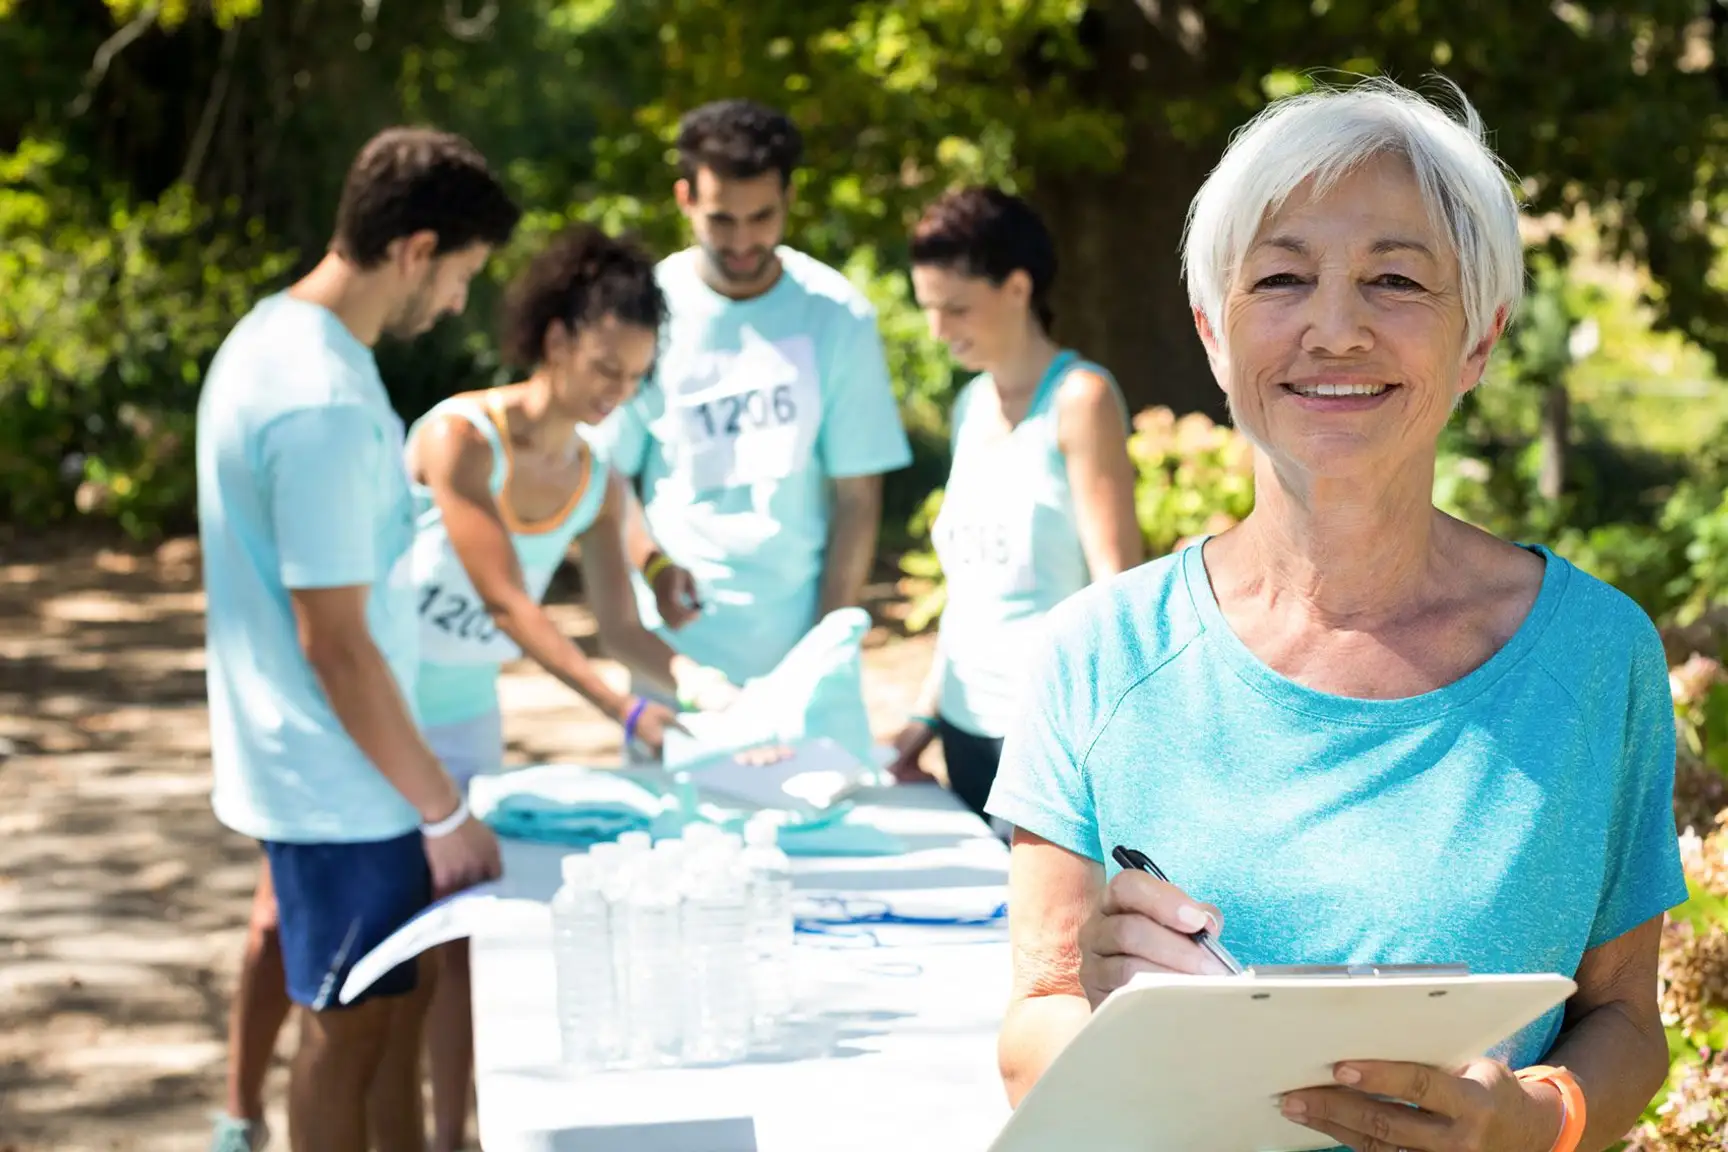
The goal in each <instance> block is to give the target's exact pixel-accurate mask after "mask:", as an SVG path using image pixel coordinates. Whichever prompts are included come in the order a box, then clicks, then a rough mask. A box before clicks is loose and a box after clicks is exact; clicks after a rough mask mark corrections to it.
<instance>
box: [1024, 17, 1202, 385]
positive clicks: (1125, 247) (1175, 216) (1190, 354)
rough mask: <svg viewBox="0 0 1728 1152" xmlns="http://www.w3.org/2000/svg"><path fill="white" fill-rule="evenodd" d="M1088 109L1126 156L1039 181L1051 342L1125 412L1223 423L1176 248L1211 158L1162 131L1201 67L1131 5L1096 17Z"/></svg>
mask: <svg viewBox="0 0 1728 1152" xmlns="http://www.w3.org/2000/svg"><path fill="white" fill-rule="evenodd" d="M1094 12H1095V13H1097V15H1098V16H1099V17H1100V18H1101V19H1100V25H1101V27H1100V28H1099V30H1098V32H1097V34H1096V35H1094V36H1093V37H1091V39H1092V41H1093V43H1092V45H1091V47H1092V50H1093V63H1094V67H1093V69H1092V70H1091V71H1090V72H1089V74H1088V75H1087V76H1086V77H1084V81H1085V85H1086V87H1087V89H1088V92H1087V95H1088V98H1089V99H1090V100H1093V101H1095V102H1098V103H1101V104H1103V105H1105V106H1107V107H1112V108H1120V109H1122V110H1123V113H1124V115H1123V132H1124V139H1123V145H1124V156H1123V162H1122V165H1121V167H1120V168H1119V169H1118V170H1117V171H1115V172H1113V173H1110V174H1108V175H1103V176H1100V175H1097V174H1094V173H1072V174H1069V173H1064V172H1061V171H1052V172H1048V173H1045V172H1040V173H1038V174H1037V176H1036V184H1035V185H1034V187H1033V189H1032V192H1031V198H1032V199H1033V201H1034V202H1035V203H1036V204H1037V205H1038V208H1039V210H1040V211H1041V212H1042V213H1043V214H1044V217H1045V219H1046V220H1047V221H1049V223H1050V227H1051V230H1052V231H1053V232H1054V233H1055V235H1056V244H1057V258H1058V260H1059V262H1060V269H1061V271H1060V272H1059V274H1058V277H1057V282H1056V290H1055V293H1054V296H1055V299H1054V305H1055V309H1056V332H1055V334H1056V337H1057V339H1058V340H1060V341H1061V342H1062V343H1064V344H1066V345H1069V346H1070V347H1074V348H1077V349H1078V350H1080V351H1081V352H1082V353H1083V354H1085V355H1086V356H1087V357H1089V358H1091V359H1094V360H1096V361H1098V363H1100V364H1102V365H1104V366H1105V367H1107V368H1109V369H1110V370H1111V372H1113V373H1114V374H1115V376H1116V378H1117V380H1118V381H1120V383H1121V385H1122V391H1123V393H1124V394H1125V396H1126V397H1127V400H1128V406H1129V409H1130V410H1131V411H1134V412H1138V411H1140V410H1141V409H1143V408H1147V407H1151V406H1153V405H1166V406H1168V407H1170V408H1172V409H1174V410H1175V411H1176V412H1177V413H1185V412H1205V413H1206V414H1208V415H1210V416H1212V417H1213V418H1214V419H1222V418H1223V416H1224V413H1225V406H1224V394H1223V393H1222V392H1221V391H1220V390H1219V388H1218V385H1217V383H1216V381H1215V380H1214V379H1213V377H1212V372H1211V369H1210V367H1209V366H1208V364H1207V361H1206V351H1205V349H1204V347H1202V345H1201V343H1200V338H1199V336H1198V335H1196V334H1195V331H1194V320H1193V316H1192V314H1191V312H1190V311H1189V307H1188V293H1187V289H1186V288H1185V287H1184V285H1183V283H1182V273H1181V256H1180V252H1179V246H1180V244H1181V237H1182V225H1183V221H1184V219H1185V218H1186V216H1187V211H1188V203H1189V201H1190V200H1191V199H1192V198H1193V196H1194V193H1195V192H1196V191H1197V190H1198V189H1199V187H1200V184H1201V182H1202V181H1204V180H1205V178H1206V173H1207V172H1208V171H1210V170H1211V167H1212V165H1213V164H1215V163H1216V162H1217V158H1218V155H1219V154H1220V151H1221V150H1220V149H1219V148H1194V147H1190V146H1188V145H1185V144H1183V143H1182V142H1180V141H1178V140H1177V139H1176V138H1175V137H1174V136H1173V135H1172V134H1171V133H1170V131H1169V128H1168V126H1167V121H1166V117H1165V114H1164V105H1165V102H1166V101H1167V100H1169V99H1171V98H1173V97H1174V96H1176V95H1177V94H1178V93H1180V92H1181V91H1183V90H1184V89H1185V88H1186V89H1187V90H1188V91H1194V90H1196V88H1194V87H1190V85H1201V84H1204V83H1206V80H1205V79H1204V78H1203V76H1202V73H1203V70H1204V61H1203V60H1201V59H1200V58H1199V57H1198V55H1197V54H1196V53H1194V52H1192V51H1191V50H1189V49H1187V48H1184V47H1182V46H1180V45H1179V44H1177V43H1176V42H1174V39H1173V37H1172V36H1171V35H1170V34H1169V32H1168V30H1166V29H1161V28H1159V27H1158V26H1157V25H1156V24H1155V23H1154V22H1153V21H1152V20H1150V19H1148V17H1147V14H1146V13H1145V12H1144V11H1143V10H1142V9H1141V8H1140V6H1139V5H1138V4H1136V3H1134V2H1132V0H1114V2H1102V3H1100V4H1098V5H1096V6H1095V8H1094Z"/></svg>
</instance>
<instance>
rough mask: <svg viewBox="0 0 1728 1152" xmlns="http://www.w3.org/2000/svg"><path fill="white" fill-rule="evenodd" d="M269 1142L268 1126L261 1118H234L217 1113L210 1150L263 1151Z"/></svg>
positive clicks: (226, 1151) (216, 1151) (233, 1151)
mask: <svg viewBox="0 0 1728 1152" xmlns="http://www.w3.org/2000/svg"><path fill="white" fill-rule="evenodd" d="M268 1143H270V1128H269V1126H268V1125H266V1124H265V1123H264V1121H262V1120H236V1119H234V1117H232V1116H229V1115H226V1114H219V1115H218V1116H217V1117H216V1130H215V1133H214V1134H213V1135H212V1137H211V1140H210V1152H264V1146H265V1145H266V1144H268Z"/></svg>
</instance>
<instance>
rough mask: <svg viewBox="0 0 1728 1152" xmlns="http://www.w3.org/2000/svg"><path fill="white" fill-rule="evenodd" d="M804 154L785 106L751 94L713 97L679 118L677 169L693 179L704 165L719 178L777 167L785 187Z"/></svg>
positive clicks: (749, 175)
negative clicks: (751, 97)
mask: <svg viewBox="0 0 1728 1152" xmlns="http://www.w3.org/2000/svg"><path fill="white" fill-rule="evenodd" d="M803 155H804V139H803V137H802V136H800V135H799V134H798V127H797V125H795V124H793V123H792V121H791V120H790V119H789V118H788V117H787V116H786V114H785V113H784V112H777V111H775V110H774V109H772V108H769V107H767V106H766V105H763V104H758V103H756V102H755V101H753V100H716V101H715V102H713V103H712V104H704V105H702V106H701V107H700V108H697V109H695V110H693V111H691V112H688V113H686V114H685V116H684V119H683V120H681V121H679V123H678V171H679V172H680V173H681V174H682V175H683V177H684V179H686V180H688V181H690V182H691V183H692V184H694V183H695V182H696V173H697V172H698V171H699V170H700V169H703V168H706V169H708V170H709V171H710V172H712V173H714V175H716V176H718V177H720V178H721V179H723V180H750V179H754V178H755V177H757V176H760V175H762V174H763V173H764V172H778V173H780V185H781V187H785V186H786V185H788V184H790V183H791V182H792V170H793V169H794V168H796V167H798V161H799V160H800V159H802V158H803Z"/></svg>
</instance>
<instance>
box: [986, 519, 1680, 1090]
mask: <svg viewBox="0 0 1728 1152" xmlns="http://www.w3.org/2000/svg"><path fill="white" fill-rule="evenodd" d="M1539 551H1540V554H1541V555H1542V556H1543V558H1544V559H1545V561H1546V562H1547V570H1546V573H1545V575H1544V577H1543V581H1542V588H1541V591H1540V593H1539V594H1538V596H1537V598H1536V602H1535V605H1534V606H1533V607H1532V608H1531V610H1530V613H1529V616H1528V617H1527V618H1526V620H1525V622H1524V623H1523V625H1522V626H1521V627H1520V628H1519V629H1518V631H1517V632H1516V633H1515V634H1514V635H1513V637H1512V639H1511V640H1509V641H1508V642H1507V643H1506V645H1505V646H1504V647H1503V648H1502V649H1501V650H1500V651H1499V652H1497V653H1496V654H1495V655H1494V656H1492V657H1490V658H1489V659H1488V660H1487V661H1486V662H1485V663H1484V664H1482V665H1481V666H1480V667H1479V668H1477V669H1476V670H1474V671H1472V672H1470V673H1469V674H1467V675H1465V676H1464V677H1463V678H1461V679H1459V680H1458V681H1456V682H1454V683H1452V684H1450V685H1448V686H1446V687H1444V688H1441V689H1439V690H1437V691H1434V692H1428V693H1424V694H1423V695H1420V696H1414V697H1409V698H1406V699H1400V700H1358V699H1349V698H1345V697H1341V696H1333V695H1329V694H1326V693H1322V692H1317V691H1314V690H1312V689H1309V688H1305V687H1303V686H1301V685H1298V684H1296V683H1295V682H1293V681H1290V680H1287V679H1285V678H1284V677H1282V676H1280V675H1278V674H1276V673H1275V672H1273V671H1272V670H1271V669H1269V668H1267V667H1266V666H1265V665H1264V664H1262V663H1261V662H1260V661H1259V660H1258V659H1257V658H1256V657H1255V656H1254V655H1253V654H1252V653H1251V652H1250V651H1249V650H1248V648H1247V647H1246V646H1245V645H1244V644H1243V643H1242V642H1241V640H1240V639H1238V638H1237V636H1236V635H1235V633H1234V632H1232V631H1231V629H1230V627H1229V625H1228V624H1227V623H1226V622H1225V620H1224V617H1223V615H1222V613H1221V612H1220V610H1219V608H1218V603H1217V601H1216V599H1215V598H1214V597H1213V595H1212V590H1211V586H1210V583H1209V582H1208V580H1207V575H1206V570H1205V565H1204V563H1203V561H1202V549H1201V547H1200V546H1199V545H1195V546H1192V547H1189V548H1186V549H1184V550H1183V551H1181V552H1180V553H1178V554H1176V555H1174V556H1169V557H1165V558H1163V559H1161V560H1157V561H1155V562H1153V563H1150V564H1147V565H1144V566H1142V567H1140V568H1137V569H1135V570H1133V571H1131V572H1127V573H1124V574H1123V575H1121V576H1119V577H1117V578H1115V579H1112V580H1109V581H1106V582H1103V583H1100V584H1097V585H1094V586H1093V587H1091V588H1089V589H1087V590H1086V591H1084V592H1081V593H1080V594H1078V595H1077V596H1075V597H1074V598H1073V599H1071V600H1069V601H1068V602H1067V603H1066V604H1063V605H1062V606H1060V607H1058V608H1057V609H1055V610H1054V611H1053V612H1051V613H1050V615H1049V617H1048V620H1049V622H1050V631H1049V640H1048V641H1047V643H1046V645H1045V651H1044V652H1043V654H1042V655H1041V657H1040V658H1039V659H1038V660H1037V661H1036V664H1035V667H1034V669H1033V672H1032V675H1031V684H1030V688H1029V695H1028V696H1027V697H1026V701H1025V702H1026V706H1025V707H1024V708H1022V709H1021V713H1020V718H1019V719H1018V721H1017V722H1016V724H1015V726H1014V728H1013V730H1012V731H1011V732H1010V734H1009V736H1008V739H1007V742H1006V745H1005V747H1004V749H1003V755H1002V766H1001V770H1000V772H999V774H998V775H997V777H996V784H995V788H994V790H993V791H992V793H991V796H990V802H989V805H988V808H989V811H990V812H991V813H993V814H994V815H997V816H1000V817H1001V818H1003V819H1004V820H1007V821H1010V822H1011V823H1013V824H1016V825H1018V826H1020V827H1022V828H1024V829H1026V830H1027V831H1029V832H1032V833H1034V834H1036V835H1039V836H1042V837H1045V838H1046V839H1048V840H1051V841H1053V842H1054V843H1056V844H1059V845H1061V846H1062V847H1064V848H1067V849H1068V850H1069V851H1071V852H1075V853H1077V854H1079V855H1081V856H1085V857H1087V858H1089V859H1093V860H1100V861H1108V860H1109V850H1110V849H1111V848H1112V847H1113V846H1115V845H1117V844H1123V845H1127V846H1129V847H1133V848H1139V849H1141V850H1143V851H1145V852H1146V853H1147V854H1148V855H1150V856H1151V857H1152V858H1153V859H1154V860H1156V861H1157V862H1158V863H1159V865H1160V866H1161V867H1162V868H1163V869H1164V871H1165V872H1166V873H1168V874H1169V876H1170V878H1171V880H1172V881H1173V882H1175V883H1176V884H1177V885H1178V886H1180V887H1182V888H1183V889H1184V890H1185V891H1187V892H1188V893H1189V894H1190V895H1192V896H1194V897H1195V898H1196V899H1200V900H1205V901H1210V902H1212V903H1214V904H1216V905H1218V907H1219V908H1220V910H1221V911H1222V912H1223V915H1224V936H1223V939H1224V943H1225V945H1226V947H1228V948H1229V949H1230V951H1231V952H1233V953H1234V954H1235V956H1236V958H1237V959H1238V960H1240V961H1241V962H1242V963H1243V964H1244V965H1253V964H1294V963H1315V964H1343V963H1371V962H1380V963H1446V962H1461V963H1466V964H1468V965H1469V966H1470V968H1471V970H1472V971H1476V972H1484V973H1511V972H1554V973H1559V974H1562V975H1565V976H1571V975H1573V974H1574V973H1575V972H1576V971H1577V969H1578V964H1579V960H1580V958H1581V957H1582V956H1583V955H1584V953H1585V951H1586V950H1588V949H1591V948H1595V947H1597V946H1598V945H1601V944H1605V943H1607V942H1608V941H1610V940H1613V939H1614V938H1616V937H1618V936H1620V935H1622V934H1623V933H1625V932H1627V931H1628V930H1630V929H1632V928H1635V927H1637V926H1638V925H1640V924H1642V923H1644V922H1645V921H1647V920H1649V919H1651V918H1652V917H1655V916H1659V915H1661V914H1662V913H1663V912H1664V911H1666V910H1667V909H1669V908H1671V907H1673V906H1674V905H1676V904H1679V903H1681V902H1682V901H1684V900H1685V899H1686V884H1685V879H1684V876H1683V874H1682V872H1681V866H1680V856H1679V848H1678V842H1677V837H1676V834H1675V828H1674V814H1673V807H1672V805H1673V782H1674V754H1675V748H1674V717H1673V710H1672V709H1673V705H1672V703H1671V701H1670V699H1669V692H1668V672H1667V665H1666V661H1665V660H1664V658H1663V652H1662V644H1661V641H1660V640H1659V638H1658V637H1657V633H1656V629H1655V627H1654V626H1653V625H1652V624H1651V623H1650V621H1649V619H1648V618H1647V617H1646V616H1645V615H1644V613H1643V612H1642V611H1641V610H1640V609H1639V608H1638V607H1637V605H1635V604H1634V603H1633V602H1632V601H1631V600H1630V599H1628V598H1627V597H1626V596H1624V595H1622V594H1621V593H1620V592H1618V591H1616V590H1615V589H1613V588H1611V587H1609V586H1608V585H1606V584H1604V583H1602V582H1601V581H1599V580H1596V579H1595V578H1593V577H1591V576H1589V575H1586V574H1585V573H1584V572H1582V571H1580V570H1579V569H1577V568H1574V567H1573V566H1572V565H1571V564H1569V563H1567V562H1566V561H1565V560H1563V559H1561V558H1559V557H1557V556H1555V555H1553V554H1552V553H1550V552H1548V551H1546V550H1539ZM1115 871H1116V868H1115V866H1114V865H1113V864H1108V863H1107V864H1106V872H1107V874H1114V872H1115ZM1560 1021H1561V1010H1560V1009H1556V1010H1555V1011H1553V1012H1552V1013H1550V1014H1549V1015H1547V1016H1545V1017H1543V1018H1542V1019H1541V1020H1538V1021H1537V1022H1535V1023H1534V1024H1532V1025H1531V1026H1530V1027H1528V1028H1527V1029H1525V1030H1524V1031H1523V1032H1521V1033H1520V1034H1519V1035H1518V1036H1516V1037H1514V1038H1513V1039H1512V1040H1511V1041H1509V1042H1508V1043H1507V1044H1506V1045H1504V1046H1503V1047H1502V1048H1501V1049H1500V1050H1497V1051H1496V1052H1495V1053H1494V1055H1495V1056H1496V1057H1498V1058H1500V1059H1504V1060H1506V1061H1507V1062H1508V1063H1510V1064H1511V1065H1512V1066H1513V1067H1524V1066H1527V1065H1530V1064H1532V1063H1536V1062H1538V1061H1539V1060H1541V1059H1542V1058H1543V1057H1544V1056H1545V1055H1546V1053H1547V1052H1548V1050H1549V1048H1550V1047H1551V1046H1552V1045H1553V1043H1554V1040H1555V1038H1556V1036H1557V1035H1558V1033H1559V1029H1560Z"/></svg>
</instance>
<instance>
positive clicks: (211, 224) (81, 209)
mask: <svg viewBox="0 0 1728 1152" xmlns="http://www.w3.org/2000/svg"><path fill="white" fill-rule="evenodd" d="M67 163H68V161H67V159H66V157H65V156H64V155H63V154H62V152H61V150H60V149H59V148H58V147H56V146H54V145H52V144H47V143H44V142H41V141H35V140H26V141H24V143H23V145H22V146H21V147H20V148H19V149H18V150H17V151H15V152H12V153H0V285H5V286H6V287H5V288H4V290H3V291H0V516H4V517H6V518H9V519H12V520H15V521H18V522H22V523H25V524H43V523H48V522H51V521H53V520H57V519H62V518H64V517H65V516H67V515H68V514H69V512H70V511H71V509H72V508H73V507H74V506H76V507H78V508H79V509H80V510H82V511H86V512H95V511H100V512H102V513H104V514H106V515H109V516H112V517H114V518H115V519H117V520H118V521H119V522H120V524H121V525H122V526H123V527H124V528H125V529H126V530H127V531H128V532H131V533H133V534H135V535H139V536H145V535H149V534H151V533H153V532H154V531H155V530H157V528H158V527H159V526H160V525H161V524H162V523H163V521H164V520H165V519H171V518H175V517H183V516H184V515H185V513H186V511H187V509H188V507H189V505H190V502H191V499H192V495H193V487H192V455H191V453H192V437H191V431H192V428H191V424H192V414H193V409H194V407H195V404H196V397H197V389H198V383H199V380H200V379H201V377H202V374H203V369H204V365H205V363H206V362H207V361H208V359H209V357H210V356H211V355H212V354H213V353H214V351H215V349H216V346H217V344H218V343H220V341H221V339H222V337H223V335H224V334H225V333H226V332H227V330H228V329H229V327H231V326H232V324H233V322H234V319H235V318H236V317H237V316H240V315H242V314H244V313H245V311H246V310H247V309H248V308H249V307H250V306H251V304H252V303H253V301H254V299H255V297H256V296H257V294H258V292H259V290H260V288H261V286H262V285H263V284H265V283H266V282H268V281H270V280H272V279H273V278H275V277H277V276H279V275H280V274H281V272H282V270H283V268H284V267H285V264H286V262H285V260H284V259H283V257H281V256H280V255H277V254H275V253H273V252H272V251H271V249H270V246H269V244H268V243H267V242H266V241H265V239H264V238H263V237H262V235H261V234H260V233H259V231H258V230H257V229H256V228H255V227H250V226H248V225H246V224H244V223H242V222H238V221H234V220H231V219H221V218H218V217H216V216H214V215H212V214H211V213H210V212H208V211H206V210H204V209H202V208H200V207H199V206H198V205H197V204H195V203H194V202H193V200H192V199H191V197H190V196H189V195H187V194H186V192H185V191H184V190H183V189H182V190H178V191H175V192H171V193H169V194H167V195H165V196H163V197H162V198H160V199H159V200H157V201H155V202H153V203H132V202H129V201H128V200H127V198H126V197H125V196H124V195H123V194H122V193H120V192H116V193H114V194H113V195H112V196H111V197H109V198H107V199H102V200H98V199H95V198H92V197H88V196H86V195H84V194H83V193H82V192H79V191H77V190H75V189H72V188H68V187H67V186H66V185H65V184H64V183H63V182H62V179H61V177H62V172H63V169H64V167H65V166H66V165H67Z"/></svg>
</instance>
